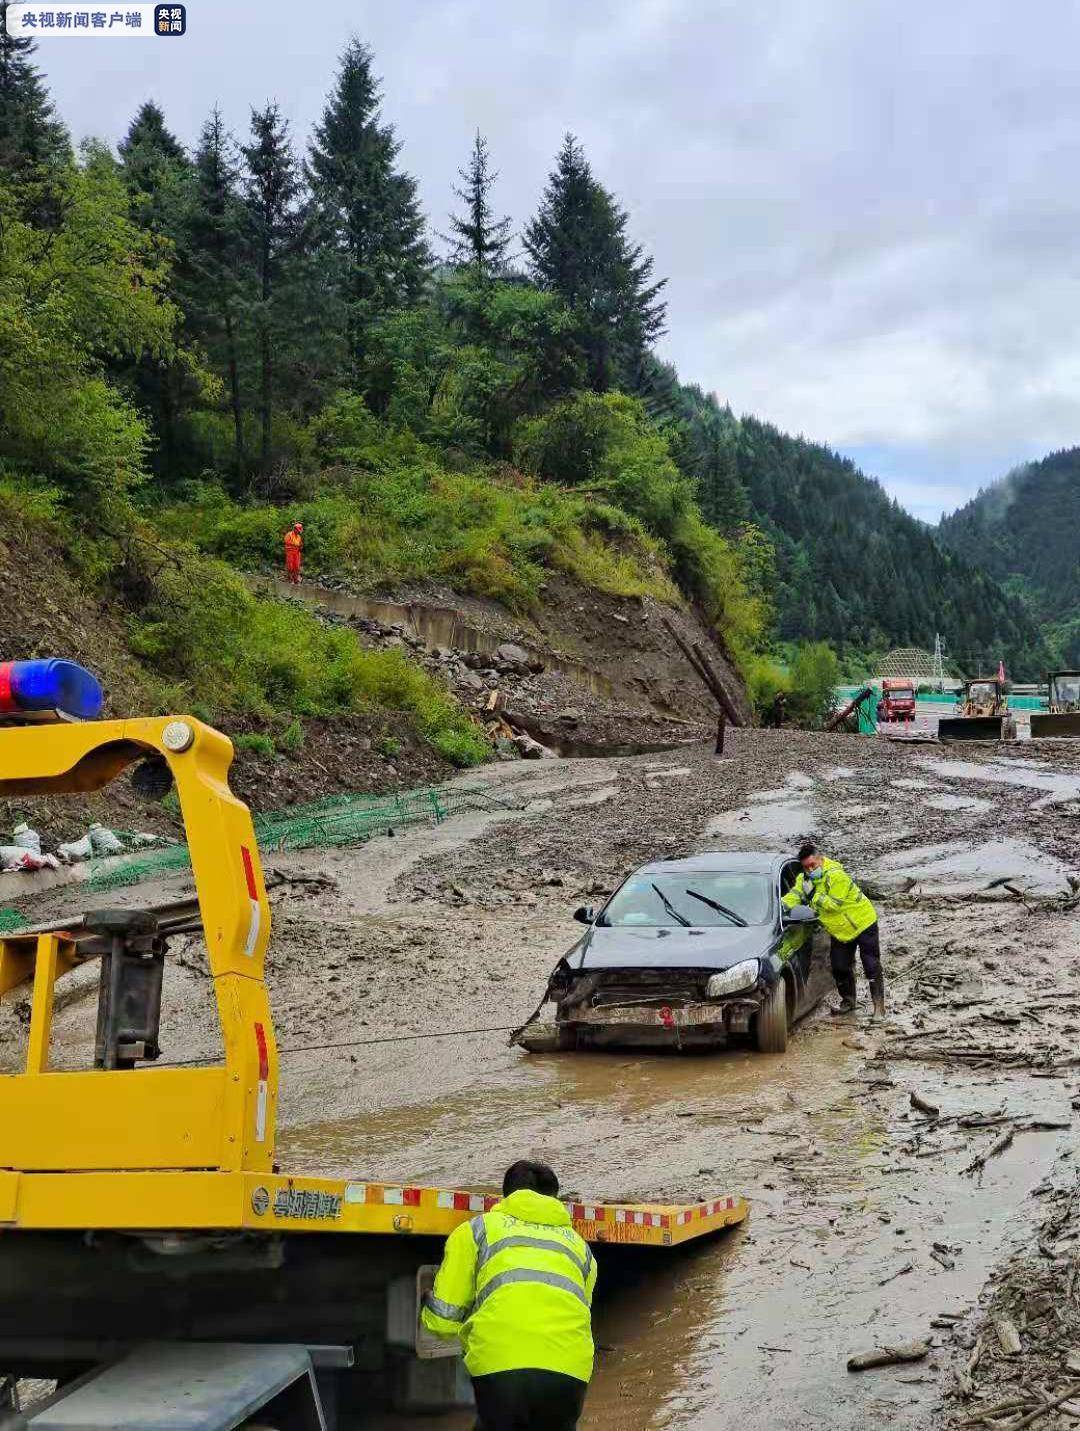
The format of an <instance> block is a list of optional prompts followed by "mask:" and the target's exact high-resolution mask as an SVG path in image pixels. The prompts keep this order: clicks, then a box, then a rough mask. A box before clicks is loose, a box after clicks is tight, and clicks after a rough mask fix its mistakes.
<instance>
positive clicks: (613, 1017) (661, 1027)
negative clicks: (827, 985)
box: [556, 991, 761, 1048]
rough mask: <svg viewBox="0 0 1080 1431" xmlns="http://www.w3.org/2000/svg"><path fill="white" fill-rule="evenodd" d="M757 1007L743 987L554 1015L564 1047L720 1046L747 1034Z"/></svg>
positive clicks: (758, 998) (756, 995)
mask: <svg viewBox="0 0 1080 1431" xmlns="http://www.w3.org/2000/svg"><path fill="white" fill-rule="evenodd" d="M760 1007H761V994H760V993H759V992H757V991H747V993H745V994H738V995H733V996H731V997H729V998H725V999H708V1000H701V1001H679V1002H676V1003H664V1002H660V1001H656V1000H648V1001H642V1002H635V1003H630V1002H627V1003H620V1004H597V1005H594V1006H591V1007H583V1008H580V1007H579V1008H575V1009H573V1011H572V1012H571V1013H569V1014H568V1015H566V1016H565V1017H564V1016H562V1015H560V1016H559V1017H558V1019H557V1025H556V1026H557V1028H558V1030H559V1033H560V1042H561V1043H562V1045H563V1046H564V1047H567V1046H568V1047H574V1046H575V1045H576V1046H593V1047H598V1046H601V1045H611V1044H619V1043H624V1044H634V1045H637V1046H650V1047H656V1048H681V1047H684V1046H686V1045H688V1044H697V1045H712V1046H715V1047H718V1048H720V1047H723V1046H724V1045H725V1044H726V1043H727V1041H728V1037H729V1035H731V1034H736V1035H739V1034H747V1033H749V1032H750V1026H751V1021H752V1019H753V1018H754V1015H755V1014H756V1013H757V1012H758V1010H759V1009H760Z"/></svg>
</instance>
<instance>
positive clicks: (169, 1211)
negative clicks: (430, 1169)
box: [0, 1171, 748, 1247]
mask: <svg viewBox="0 0 1080 1431" xmlns="http://www.w3.org/2000/svg"><path fill="white" fill-rule="evenodd" d="M498 1201H499V1198H498V1197H497V1196H496V1195H494V1194H491V1193H477V1192H469V1191H461V1190H452V1189H448V1188H435V1187H413V1186H408V1185H406V1186H402V1185H399V1184H393V1183H376V1182H359V1181H346V1180H343V1179H336V1178H309V1177H289V1176H286V1175H284V1174H276V1175H272V1176H266V1175H262V1174H257V1173H218V1172H184V1173H175V1172H125V1173H115V1172H97V1173H91V1172H86V1173H77V1174H70V1175H68V1176H66V1177H63V1178H58V1177H56V1176H55V1175H54V1174H51V1173H38V1174H35V1173H13V1172H3V1171H0V1229H4V1230H7V1229H12V1228H22V1229H24V1230H30V1229H35V1230H37V1231H65V1230H68V1231H70V1230H80V1231H81V1230H94V1231H98V1232H102V1231H114V1232H140V1231H143V1232H160V1231H162V1230H163V1229H176V1230H183V1231H187V1232H192V1231H205V1232H220V1231H248V1232H321V1233H331V1232H338V1233H342V1232H345V1233H348V1232H353V1233H357V1232H362V1233H375V1234H378V1235H381V1236H393V1235H395V1234H397V1235H402V1234H411V1235H413V1236H429V1237H446V1236H448V1235H449V1234H450V1233H451V1232H453V1230H454V1228H455V1227H457V1226H458V1225H459V1224H460V1223H462V1222H467V1221H468V1220H469V1219H470V1218H471V1217H475V1216H476V1214H477V1213H478V1212H487V1211H489V1210H490V1209H491V1208H492V1207H494V1206H495V1204H496V1203H497V1202H498ZM565 1206H566V1210H567V1211H568V1212H569V1214H570V1217H571V1219H572V1221H573V1224H574V1226H575V1228H576V1229H577V1230H578V1232H580V1233H581V1235H582V1237H584V1238H585V1239H586V1241H588V1242H595V1243H605V1242H606V1243H613V1244H624V1245H627V1246H637V1247H674V1246H677V1245H678V1244H680V1243H683V1242H690V1241H692V1240H693V1239H695V1238H698V1237H703V1236H705V1235H706V1234H708V1233H711V1232H718V1231H720V1229H722V1228H725V1227H731V1226H733V1225H734V1224H736V1223H739V1222H742V1221H743V1220H744V1219H745V1218H746V1216H747V1213H748V1208H747V1204H746V1201H745V1199H744V1198H742V1197H737V1196H731V1195H728V1196H725V1197H718V1198H712V1199H710V1200H709V1201H708V1202H698V1203H662V1204H661V1203H579V1202H567V1203H566V1204H565ZM95 1209H96V1210H95Z"/></svg>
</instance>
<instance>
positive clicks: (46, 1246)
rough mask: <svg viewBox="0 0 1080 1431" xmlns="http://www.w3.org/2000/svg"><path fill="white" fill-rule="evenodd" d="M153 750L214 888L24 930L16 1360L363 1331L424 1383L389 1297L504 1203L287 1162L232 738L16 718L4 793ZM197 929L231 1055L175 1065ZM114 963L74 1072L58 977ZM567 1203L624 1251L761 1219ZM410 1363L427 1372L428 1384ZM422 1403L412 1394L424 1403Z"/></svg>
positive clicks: (5, 1352)
mask: <svg viewBox="0 0 1080 1431" xmlns="http://www.w3.org/2000/svg"><path fill="white" fill-rule="evenodd" d="M142 760H151V761H153V762H155V764H158V765H160V764H162V763H164V764H165V765H166V766H167V767H168V770H169V772H170V774H171V776H172V779H173V780H174V782H175V786H176V791H177V795H178V797H179V802H180V811H181V815H182V818H183V821H184V825H185V829H186V832H187V837H188V847H189V851H190V854H191V864H192V871H193V873H194V878H195V888H196V895H197V899H196V901H191V900H188V901H178V902H176V903H175V904H174V905H172V906H164V907H161V908H159V909H157V910H154V909H143V910H139V909H108V910H98V911H91V912H88V913H87V914H86V915H84V916H82V917H81V918H80V919H78V920H74V921H71V922H70V923H68V924H67V925H64V926H57V925H42V926H39V927H38V928H36V929H33V930H24V931H21V932H17V933H11V934H8V935H4V936H0V996H3V995H4V994H6V993H8V992H10V991H13V990H16V989H18V988H20V987H21V986H24V985H26V984H28V983H30V984H32V989H33V992H32V999H31V1010H30V1020H29V1027H28V1031H27V1041H26V1055H25V1067H24V1069H23V1070H22V1071H20V1072H17V1073H10V1074H3V1075H0V1287H4V1288H5V1291H4V1292H3V1293H0V1375H2V1374H3V1373H5V1372H7V1373H9V1374H11V1375H22V1376H25V1375H39V1376H54V1377H62V1378H64V1379H66V1378H67V1377H69V1376H70V1375H81V1374H85V1373H89V1372H92V1371H93V1366H89V1367H88V1366H87V1365H86V1356H87V1351H86V1348H87V1345H88V1344H87V1342H86V1336H87V1329H88V1328H90V1329H92V1332H93V1336H94V1337H95V1338H97V1339H99V1341H100V1343H101V1344H102V1345H110V1346H122V1347H128V1348H134V1347H136V1346H137V1345H139V1344H140V1343H142V1342H145V1341H147V1340H154V1341H156V1342H158V1343H160V1342H163V1341H169V1340H173V1341H183V1342H195V1341H199V1342H201V1341H206V1340H209V1341H212V1342H220V1343H222V1345H223V1346H224V1345H225V1344H236V1343H240V1342H242V1343H244V1344H259V1343H265V1344H271V1343H273V1344H284V1343H289V1344H291V1345H297V1346H301V1347H304V1346H311V1345H312V1344H315V1343H319V1344H321V1343H334V1344H337V1343H341V1344H342V1345H347V1346H351V1347H359V1348H360V1349H361V1351H362V1355H361V1356H360V1359H359V1362H358V1364H357V1367H356V1368H355V1369H354V1370H350V1371H349V1372H348V1373H345V1372H342V1373H339V1374H340V1375H342V1376H346V1375H347V1376H349V1377H351V1378H353V1380H359V1379H362V1378H363V1376H365V1375H368V1376H370V1375H372V1374H375V1373H376V1372H377V1373H378V1374H379V1375H383V1376H384V1380H385V1381H387V1382H388V1383H392V1382H393V1378H394V1376H397V1383H396V1384H398V1385H407V1387H408V1388H409V1392H408V1394H409V1395H414V1394H416V1393H415V1386H416V1384H417V1381H416V1371H417V1367H416V1362H417V1357H419V1356H422V1355H423V1353H422V1352H421V1351H420V1349H419V1346H418V1345H416V1346H412V1348H411V1350H410V1349H409V1347H404V1348H403V1347H402V1346H401V1343H400V1342H394V1341H393V1340H392V1338H391V1337H390V1335H389V1332H388V1331H387V1318H388V1313H387V1301H388V1295H389V1289H390V1287H391V1286H392V1285H393V1286H398V1287H400V1286H401V1285H402V1282H403V1279H404V1284H405V1286H406V1288H407V1287H408V1286H409V1285H413V1286H415V1287H419V1285H420V1284H419V1278H420V1276H421V1273H422V1272H423V1269H424V1267H425V1266H427V1265H429V1264H430V1263H431V1262H432V1260H437V1257H438V1242H437V1240H436V1239H440V1238H443V1237H445V1236H446V1235H447V1234H448V1233H450V1232H451V1231H452V1230H453V1229H454V1228H455V1227H457V1226H458V1225H459V1224H460V1223H462V1222H464V1221H466V1220H468V1219H469V1218H471V1217H474V1216H475V1215H476V1213H477V1212H480V1211H484V1210H486V1209H487V1208H490V1207H491V1206H492V1205H493V1204H494V1203H495V1202H496V1201H497V1198H496V1197H495V1196H494V1195H493V1194H491V1193H488V1192H482V1191H469V1190H462V1189H453V1188H437V1187H421V1186H418V1185H414V1184H412V1183H405V1184H398V1183H392V1182H386V1181H380V1180H378V1179H377V1178H375V1177H364V1178H359V1177H357V1178H352V1179H338V1178H320V1177H310V1176H307V1175H289V1174H288V1173H284V1172H282V1171H281V1170H280V1168H279V1166H278V1164H277V1162H276V1161H275V1155H274V1147H275V1126H276V1110H277V1100H278V1053H277V1045H276V1041H275V1036H274V1026H273V1021H272V1017H271V1012H270V1004H269V998H268V995H267V989H266V983H265V954H266V947H267V942H268V939H269V934H270V910H269V906H268V903H267V898H266V888H265V884H264V880H263V875H262V868H261V864H260V860H259V851H258V846H257V844H256V840H255V832H254V829H253V826H252V822H251V816H250V813H249V812H248V810H247V807H246V806H244V805H243V804H241V802H240V801H238V800H237V799H236V798H235V797H234V796H233V795H232V793H231V791H230V790H229V787H228V768H229V765H230V763H231V760H232V745H231V743H230V742H229V741H228V739H227V738H226V737H225V736H223V735H221V734H220V733H219V732H217V731H215V730H213V729H212V728H211V727H209V726H206V725H203V724H202V723H201V722H199V721H198V720H195V719H194V718H192V717H188V716H184V717H180V718H165V717H152V718H147V719H137V720H126V721H100V722H97V721H91V722H85V723H78V722H71V723H68V722H65V723H55V724H52V725H50V724H47V723H46V724H35V725H33V726H27V727H23V728H18V727H16V728H7V727H5V728H3V729H2V730H0V797H7V798H10V797H26V796H35V795H44V794H50V795H52V794H61V793H65V792H71V793H75V792H78V793H86V792H90V791H95V790H99V789H101V788H102V787H103V786H104V785H106V784H108V783H109V781H111V780H113V779H114V778H116V776H118V775H119V774H120V773H121V772H123V771H124V770H126V769H127V768H129V767H130V766H132V765H133V764H136V763H138V762H140V761H142ZM195 928H199V929H201V931H202V933H203V937H204V940H205V944H206V950H207V959H208V963H209V969H210V976H211V984H212V989H213V995H214V999H215V1002H216V1007H217V1014H218V1019H219V1022H220V1026H221V1032H222V1038H223V1044H224V1050H223V1056H222V1058H221V1060H220V1062H217V1063H210V1064H208V1065H207V1066H176V1065H174V1066H171V1067H170V1066H162V1064H161V1063H159V1062H158V1060H159V1057H160V1046H159V1042H158V1035H159V1023H160V1015H161V990H162V978H163V971H164V967H165V956H166V952H167V944H168V940H169V938H170V937H171V936H172V935H173V934H177V933H181V932H183V933H187V932H190V931H191V930H192V929H195ZM94 960H96V961H99V964H100V974H99V987H98V1020H97V1032H96V1039H95V1054H94V1066H93V1067H90V1068H84V1069H68V1068H64V1069H58V1068H54V1067H53V1066H52V1064H51V1060H50V1042H51V1034H52V1018H53V1003H54V994H55V988H56V985H57V983H58V981H60V980H61V979H63V978H64V977H65V976H66V975H67V974H69V973H70V972H71V971H72V970H74V969H76V968H79V967H81V966H83V965H85V964H87V963H88V962H90V961H94ZM154 1065H157V1066H154ZM567 1208H568V1210H569V1212H570V1215H571V1218H572V1220H573V1223H574V1225H575V1227H576V1228H577V1229H578V1231H579V1232H580V1233H581V1234H582V1236H583V1237H585V1238H586V1239H587V1240H588V1241H590V1242H592V1243H595V1244H609V1245H611V1246H612V1248H613V1249H614V1248H615V1247H617V1246H625V1247H628V1248H629V1247H643V1248H645V1247H652V1248H672V1247H675V1246H677V1245H679V1244H682V1243H687V1242H691V1241H694V1240H696V1239H700V1238H702V1237H705V1236H707V1235H709V1234H712V1233H715V1232H718V1231H719V1230H721V1229H722V1228H725V1227H729V1226H731V1225H733V1224H735V1223H738V1222H741V1221H743V1220H744V1219H745V1217H746V1216H747V1205H746V1203H745V1201H744V1200H743V1199H742V1198H741V1197H739V1196H737V1195H735V1194H732V1193H725V1194H724V1195H722V1196H716V1197H712V1198H710V1199H708V1200H707V1201H704V1202H695V1203H689V1204H677V1203H664V1204H639V1203H599V1202H584V1201H573V1202H568V1203H567ZM333 1233H339V1234H340V1233H350V1234H364V1236H363V1237H359V1236H352V1237H347V1238H344V1239H342V1238H335V1237H330V1236H328V1235H327V1234H333ZM312 1234H314V1235H312ZM413 1321H414V1322H415V1318H414V1319H413ZM65 1348H66V1350H65ZM402 1357H406V1358H407V1359H411V1364H412V1370H411V1371H410V1372H409V1374H408V1376H405V1377H404V1378H403V1377H402V1376H401V1375H400V1374H399V1373H400V1367H401V1364H402V1363H401V1358H402ZM380 1358H381V1360H380ZM425 1365H426V1364H425ZM395 1367H397V1368H398V1370H397V1371H396V1372H395V1371H394V1368H395ZM391 1373H393V1375H391ZM421 1380H422V1378H421ZM447 1386H449V1383H447ZM443 1389H444V1391H445V1393H446V1395H447V1396H449V1394H450V1393H449V1391H448V1390H447V1389H446V1388H445V1387H444V1388H443ZM355 1394H356V1395H357V1396H359V1399H360V1401H363V1399H364V1396H366V1395H367V1394H368V1393H366V1392H364V1393H355ZM336 1395H337V1393H336V1392H335V1396H336ZM343 1395H344V1393H343ZM390 1395H391V1400H394V1393H393V1392H392V1391H391V1393H390ZM423 1395H424V1396H425V1397H426V1398H427V1400H426V1401H425V1403H424V1404H425V1405H428V1404H448V1405H449V1404H459V1403H455V1402H453V1401H452V1400H450V1401H446V1402H445V1403H440V1402H439V1397H438V1395H436V1393H435V1391H433V1390H432V1389H431V1386H430V1385H429V1386H427V1389H426V1390H425V1391H424V1392H423ZM346 1399H347V1397H346ZM405 1400H406V1404H404V1405H402V1404H401V1397H400V1395H399V1396H398V1399H397V1400H396V1401H394V1404H396V1405H399V1408H400V1409H406V1410H407V1409H409V1406H408V1398H407V1396H406V1399H405ZM343 1405H344V1402H343ZM320 1414H321V1412H320ZM225 1424H226V1423H225V1422H222V1425H225ZM228 1424H233V1423H228ZM340 1424H341V1425H343V1426H344V1425H346V1424H353V1423H350V1422H348V1421H347V1418H346V1420H343V1421H341V1423H340Z"/></svg>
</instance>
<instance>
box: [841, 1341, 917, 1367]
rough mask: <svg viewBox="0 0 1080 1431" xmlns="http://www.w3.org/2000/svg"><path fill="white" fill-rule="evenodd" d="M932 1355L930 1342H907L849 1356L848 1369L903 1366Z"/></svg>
mask: <svg viewBox="0 0 1080 1431" xmlns="http://www.w3.org/2000/svg"><path fill="white" fill-rule="evenodd" d="M929 1355H930V1343H929V1342H925V1341H923V1342H906V1343H905V1344H904V1345H903V1346H896V1347H878V1348H877V1350H876V1351H868V1352H859V1353H858V1354H857V1355H855V1356H852V1357H848V1364H847V1369H848V1371H872V1370H873V1369H874V1368H875V1367H879V1366H901V1365H903V1364H904V1363H905V1362H911V1361H922V1360H924V1358H926V1357H927V1356H929Z"/></svg>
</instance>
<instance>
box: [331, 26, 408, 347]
mask: <svg viewBox="0 0 1080 1431" xmlns="http://www.w3.org/2000/svg"><path fill="white" fill-rule="evenodd" d="M381 98H382V96H381V93H380V89H379V82H378V80H377V79H376V77H375V76H374V74H373V73H372V53H371V50H370V49H368V47H367V46H366V45H362V44H361V43H360V42H359V41H358V40H352V41H351V42H350V43H349V45H348V47H347V48H346V50H345V53H344V55H343V56H342V59H341V66H340V69H339V71H338V77H337V82H336V84H335V85H334V89H333V91H332V92H331V95H330V97H329V99H328V101H327V104H326V108H325V109H324V110H323V116H322V120H321V121H320V123H319V124H317V125H316V126H315V134H314V138H313V139H312V141H311V144H310V146H309V149H308V160H307V177H308V182H309V183H310V185H311V190H312V195H313V200H314V206H315V213H316V219H317V223H318V225H319V231H320V238H321V239H323V240H324V241H325V242H326V243H327V244H328V245H329V246H331V247H332V248H333V249H335V250H336V251H337V254H338V258H339V280H338V281H339V284H340V288H341V297H342V300H343V302H344V304H345V309H346V328H347V339H348V347H349V351H350V354H351V355H352V359H353V362H354V363H355V362H356V361H357V360H358V359H359V357H360V356H361V355H362V351H363V346H364V331H365V329H366V327H367V325H368V324H370V323H371V322H372V321H374V320H376V319H378V318H379V317H380V316H382V315H383V314H386V313H388V312H392V311H393V310H394V309H397V308H401V307H404V306H407V305H408V304H410V303H412V302H414V301H415V300H416V299H417V298H418V297H419V296H420V293H421V291H422V289H423V286H424V283H425V281H426V279H427V276H428V272H429V269H430V254H429V251H428V246H427V242H426V240H425V237H424V217H423V215H422V213H421V212H420V205H419V201H418V199H417V195H416V182H415V180H413V179H412V178H411V177H410V176H409V175H408V174H404V173H402V172H401V171H400V170H398V169H397V168H396V167H395V164H396V160H397V157H398V154H399V153H400V151H401V145H400V143H399V141H398V139H397V138H396V136H395V134H394V129H393V126H392V125H390V124H384V123H381V115H380V109H379V105H380V101H381Z"/></svg>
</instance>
